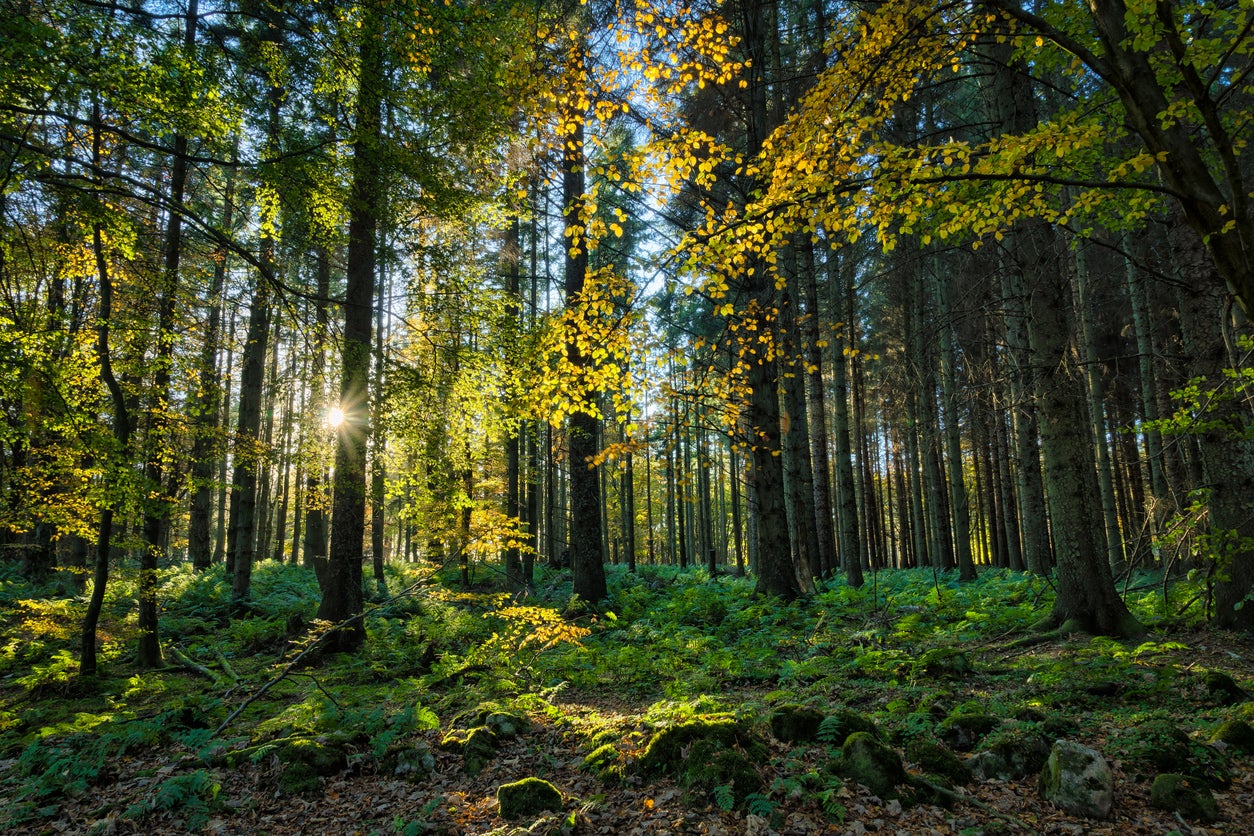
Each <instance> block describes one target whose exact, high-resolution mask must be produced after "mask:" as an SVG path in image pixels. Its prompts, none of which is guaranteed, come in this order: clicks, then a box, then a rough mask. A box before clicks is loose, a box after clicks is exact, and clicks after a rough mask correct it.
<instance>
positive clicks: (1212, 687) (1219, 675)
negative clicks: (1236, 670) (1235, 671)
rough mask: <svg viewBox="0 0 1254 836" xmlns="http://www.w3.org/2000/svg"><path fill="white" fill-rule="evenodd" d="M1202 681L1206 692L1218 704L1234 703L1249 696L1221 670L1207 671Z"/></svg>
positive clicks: (1242, 700)
mask: <svg viewBox="0 0 1254 836" xmlns="http://www.w3.org/2000/svg"><path fill="white" fill-rule="evenodd" d="M1203 681H1204V683H1205V685H1206V692H1207V693H1208V694H1210V696H1211V699H1213V700H1215V702H1217V703H1219V704H1220V705H1236V704H1237V703H1239V702H1244V701H1245V699H1246V697H1248V696H1249V695H1248V694H1246V693H1245V691H1244V689H1242V688H1241V686H1240V685H1237V681H1236V680H1235V679H1233V678H1232V677H1231V676H1229V675H1228V674H1226V673H1224V672H1223V671H1207V672H1206V675H1205V678H1204V680H1203Z"/></svg>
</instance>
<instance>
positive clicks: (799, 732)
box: [769, 704, 823, 743]
mask: <svg viewBox="0 0 1254 836" xmlns="http://www.w3.org/2000/svg"><path fill="white" fill-rule="evenodd" d="M769 722H770V725H771V734H773V735H775V739H776V740H780V741H782V742H784V743H800V742H803V741H807V740H814V738H815V737H817V736H818V733H819V724H820V723H822V722H823V712H821V711H819V710H818V709H815V708H811V707H809V706H805V705H795V704H789V705H781V706H779V707H777V708H776V709H775V710H774V711H772V712H771V717H770V721H769Z"/></svg>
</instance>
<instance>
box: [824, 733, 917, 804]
mask: <svg viewBox="0 0 1254 836" xmlns="http://www.w3.org/2000/svg"><path fill="white" fill-rule="evenodd" d="M839 769H840V773H841V775H843V776H844V777H845V778H848V779H849V780H851V781H856V782H858V783H859V784H862V785H863V786H865V787H866V788H867V789H869V790H871V792H873V793H875V794H876V795H878V796H880V797H881V798H887V797H889V796H891V795H893V794H894V789H893V788H894V787H896V786H897V785H898V784H903V783H905V782H906V768H905V767H904V766H903V765H902V763H901V756H900V755H898V754H897V753H896V752H895V751H893V750H892V749H890V748H888V747H887V746H885V745H884V744H883V743H880V742H879V741H878V740H876V739H875V737H874V736H873V735H872V734H871V733H870V732H854V733H853V734H851V735H849V738H848V739H847V740H846V741H845V745H844V746H843V747H842V748H841V758H840V764H839Z"/></svg>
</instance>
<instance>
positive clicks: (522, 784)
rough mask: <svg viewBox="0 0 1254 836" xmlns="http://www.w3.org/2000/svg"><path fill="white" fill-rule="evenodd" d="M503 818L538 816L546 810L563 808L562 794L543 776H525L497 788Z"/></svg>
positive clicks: (498, 802)
mask: <svg viewBox="0 0 1254 836" xmlns="http://www.w3.org/2000/svg"><path fill="white" fill-rule="evenodd" d="M496 803H497V805H498V806H499V807H500V812H501V818H503V819H506V820H508V821H516V820H518V819H523V818H528V817H530V816H537V815H539V814H540V813H542V812H544V811H545V810H561V809H562V794H561V793H560V792H558V790H557V787H555V786H553V785H552V784H550V783H549V782H548V781H545V780H543V779H542V778H523V779H522V780H521V781H515V782H514V783H512V784H501V786H499V787H497V789H496Z"/></svg>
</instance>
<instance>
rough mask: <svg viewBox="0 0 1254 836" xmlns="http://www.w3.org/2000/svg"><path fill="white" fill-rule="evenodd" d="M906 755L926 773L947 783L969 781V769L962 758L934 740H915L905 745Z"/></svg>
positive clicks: (964, 782)
mask: <svg viewBox="0 0 1254 836" xmlns="http://www.w3.org/2000/svg"><path fill="white" fill-rule="evenodd" d="M906 757H907V758H909V759H910V760H912V761H914V762H915V763H916V764H918V765H919V769H920V770H921V771H923V772H925V773H927V774H928V775H933V776H939V777H941V778H944V779H945V781H946V782H947V783H949V784H959V785H961V784H966V783H969V782H970V781H971V770H969V769H967V765H966V764H965V763H963V762H962V758H960V757H958V756H957V755H955V754H954V753H953V752H951V751H949V750H948V749H946V748H945V747H944V746H942V745H940V744H939V743H937V742H936V741H935V740H927V739H920V740H915V741H913V742H911V743H910V745H909V746H907V747H906Z"/></svg>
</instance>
